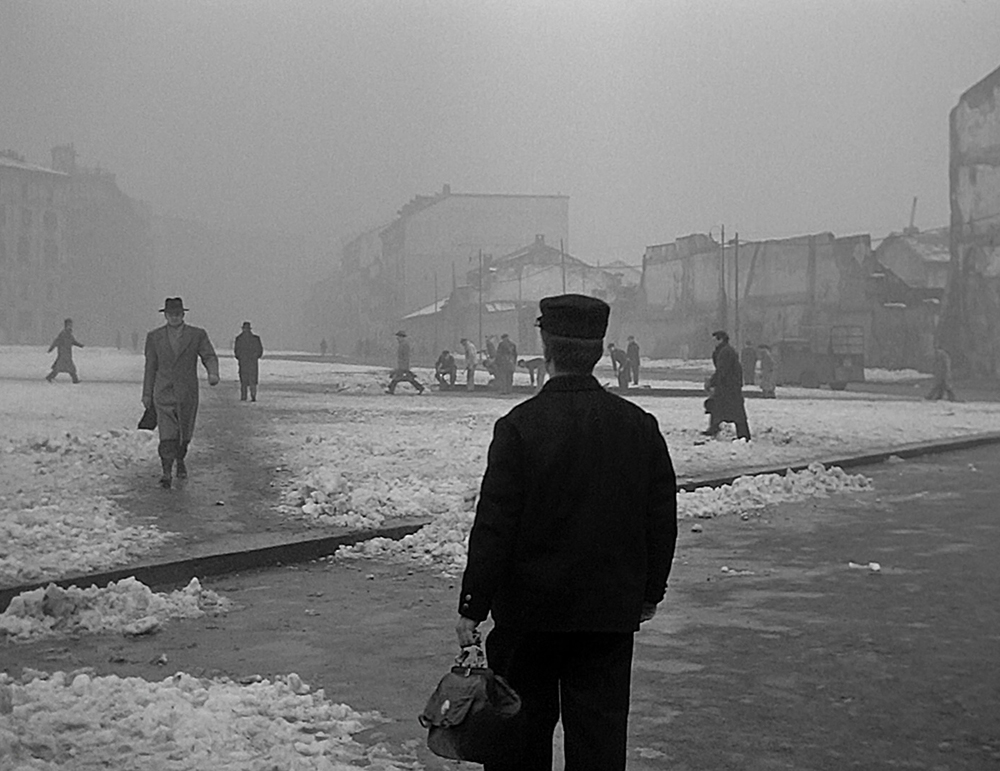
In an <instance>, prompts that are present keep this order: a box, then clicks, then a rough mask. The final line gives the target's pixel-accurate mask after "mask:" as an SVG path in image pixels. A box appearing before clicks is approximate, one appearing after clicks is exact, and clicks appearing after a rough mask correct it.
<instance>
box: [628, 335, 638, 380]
mask: <svg viewBox="0 0 1000 771" xmlns="http://www.w3.org/2000/svg"><path fill="white" fill-rule="evenodd" d="M625 358H626V359H628V369H629V375H630V376H631V378H632V385H639V344H638V343H637V342H636V341H635V338H634V337H632V335H629V336H628V345H626V346H625Z"/></svg>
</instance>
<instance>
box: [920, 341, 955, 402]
mask: <svg viewBox="0 0 1000 771" xmlns="http://www.w3.org/2000/svg"><path fill="white" fill-rule="evenodd" d="M942 396H947V397H948V401H950V402H956V401H958V398H957V397H956V396H955V391H954V389H953V388H952V383H951V356H949V355H948V352H947V351H946V350H945V349H944V348H942V347H941V346H940V344H938V345H935V346H934V385H932V386H931V390H930V392H929V393H928V394H927V397H926V398H927V399H928V400H929V401H937V400H938V399H940V398H941V397H942Z"/></svg>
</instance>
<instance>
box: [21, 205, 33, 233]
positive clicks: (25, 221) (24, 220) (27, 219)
mask: <svg viewBox="0 0 1000 771" xmlns="http://www.w3.org/2000/svg"><path fill="white" fill-rule="evenodd" d="M21 227H23V228H25V229H28V228H30V227H31V209H21Z"/></svg>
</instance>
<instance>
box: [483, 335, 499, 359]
mask: <svg viewBox="0 0 1000 771" xmlns="http://www.w3.org/2000/svg"><path fill="white" fill-rule="evenodd" d="M496 356H497V336H496V335H487V336H486V358H487V359H495V358H496Z"/></svg>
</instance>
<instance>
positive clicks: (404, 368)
mask: <svg viewBox="0 0 1000 771" xmlns="http://www.w3.org/2000/svg"><path fill="white" fill-rule="evenodd" d="M400 383H409V384H410V385H411V386H413V387H414V388H416V389H417V393H418V394H422V393H423V392H424V387H423V386H422V385H421V384H420V383H419V382H418V381H417V376H416V375H414V374H413V373H412V372H411V371H410V343H409V342H408V341H407V339H406V332H404V331H403V330H402V329H401V330H399V331H398V332H397V333H396V369H394V370H393V371H392V379H391V380H390V381H389V388H388V391H389V393H390V394H394V393H396V386H397V385H399V384H400Z"/></svg>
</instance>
